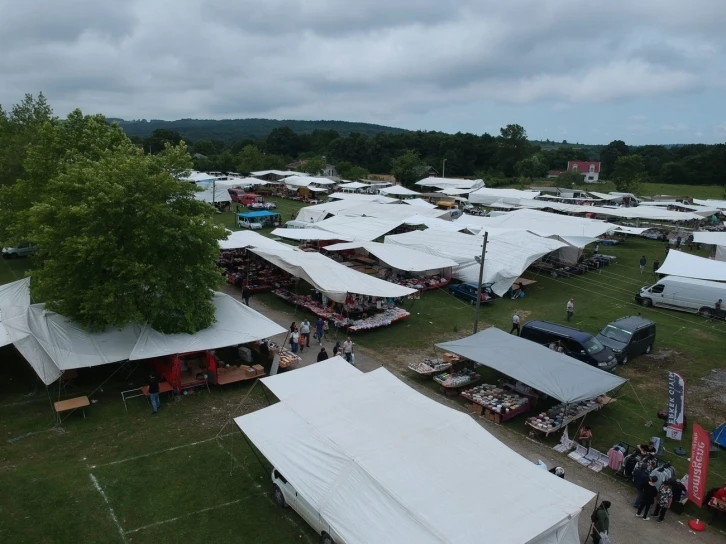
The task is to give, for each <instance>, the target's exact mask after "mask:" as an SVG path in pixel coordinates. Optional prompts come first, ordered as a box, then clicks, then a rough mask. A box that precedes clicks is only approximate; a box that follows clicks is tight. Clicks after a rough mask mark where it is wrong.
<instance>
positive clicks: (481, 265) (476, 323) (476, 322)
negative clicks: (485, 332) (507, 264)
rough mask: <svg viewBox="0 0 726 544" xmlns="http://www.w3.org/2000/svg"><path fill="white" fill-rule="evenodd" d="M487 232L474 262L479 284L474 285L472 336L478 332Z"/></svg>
mask: <svg viewBox="0 0 726 544" xmlns="http://www.w3.org/2000/svg"><path fill="white" fill-rule="evenodd" d="M488 236H489V233H488V232H484V243H483V244H482V246H481V257H479V258H477V259H476V260H477V261H479V282H478V283H477V284H476V314H475V317H474V334H476V333H477V332H478V331H479V308H480V307H481V287H482V285H481V282H482V279H483V278H484V257H485V256H486V252H487V238H488Z"/></svg>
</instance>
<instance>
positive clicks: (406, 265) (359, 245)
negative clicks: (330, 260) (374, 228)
mask: <svg viewBox="0 0 726 544" xmlns="http://www.w3.org/2000/svg"><path fill="white" fill-rule="evenodd" d="M347 249H364V250H366V251H367V252H368V253H371V254H373V255H375V256H376V257H378V259H379V260H381V261H383V262H384V263H386V264H387V265H389V266H390V267H392V268H395V269H397V270H403V271H406V272H418V273H426V272H435V271H437V270H443V269H446V268H453V267H455V266H458V263H457V262H456V261H454V260H452V259H447V258H444V257H437V256H435V255H430V254H428V253H421V252H420V251H416V250H414V249H408V248H406V247H399V246H395V245H393V244H381V243H378V242H351V243H347V244H333V245H332V246H327V247H326V248H325V250H326V251H344V250H347Z"/></svg>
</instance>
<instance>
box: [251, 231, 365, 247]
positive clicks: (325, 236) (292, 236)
mask: <svg viewBox="0 0 726 544" xmlns="http://www.w3.org/2000/svg"><path fill="white" fill-rule="evenodd" d="M272 234H273V235H274V236H279V237H280V238H286V239H288V240H297V241H309V240H351V238H350V237H348V236H343V235H342V234H336V233H334V232H328V231H327V230H321V229H317V228H305V229H275V230H273V231H272ZM263 249H264V248H263Z"/></svg>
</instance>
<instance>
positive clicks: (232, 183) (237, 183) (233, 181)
mask: <svg viewBox="0 0 726 544" xmlns="http://www.w3.org/2000/svg"><path fill="white" fill-rule="evenodd" d="M214 184H215V185H216V186H217V187H225V188H229V187H245V186H247V185H267V182H266V181H262V180H261V179H257V178H227V179H218V180H216V181H215V182H214Z"/></svg>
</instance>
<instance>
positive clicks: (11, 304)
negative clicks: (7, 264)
mask: <svg viewBox="0 0 726 544" xmlns="http://www.w3.org/2000/svg"><path fill="white" fill-rule="evenodd" d="M28 306H30V278H24V279H22V280H18V281H14V282H12V283H6V284H5V285H0V347H2V346H7V345H8V344H11V343H12V340H11V339H10V336H9V335H8V331H6V330H5V325H3V314H2V308H8V309H10V308H27V307H28Z"/></svg>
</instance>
